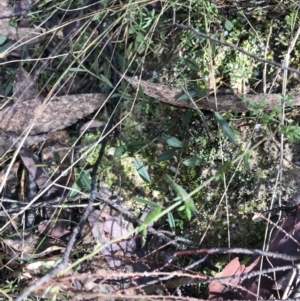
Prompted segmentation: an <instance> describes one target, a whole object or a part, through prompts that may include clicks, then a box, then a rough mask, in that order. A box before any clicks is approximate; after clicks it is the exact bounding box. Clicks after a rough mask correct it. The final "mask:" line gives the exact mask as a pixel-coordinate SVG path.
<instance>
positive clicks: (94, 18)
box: [92, 13, 103, 21]
mask: <svg viewBox="0 0 300 301" xmlns="http://www.w3.org/2000/svg"><path fill="white" fill-rule="evenodd" d="M102 15H103V13H97V14H95V15H94V17H93V18H92V21H98V20H100V18H101V16H102Z"/></svg>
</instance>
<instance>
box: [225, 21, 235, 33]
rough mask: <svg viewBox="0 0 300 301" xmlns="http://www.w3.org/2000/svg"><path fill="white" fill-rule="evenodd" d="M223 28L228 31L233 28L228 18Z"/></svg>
mask: <svg viewBox="0 0 300 301" xmlns="http://www.w3.org/2000/svg"><path fill="white" fill-rule="evenodd" d="M225 28H226V30H228V31H230V30H231V29H232V28H233V24H232V23H231V22H230V21H229V20H228V19H227V20H226V21H225Z"/></svg>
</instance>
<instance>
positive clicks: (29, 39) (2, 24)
mask: <svg viewBox="0 0 300 301" xmlns="http://www.w3.org/2000/svg"><path fill="white" fill-rule="evenodd" d="M13 12H14V11H13V7H11V6H9V5H8V4H7V1H5V0H2V1H1V2H0V16H1V17H4V16H11V15H13ZM9 21H10V19H9V18H3V19H0V33H1V35H2V36H5V37H7V38H8V39H11V40H13V41H15V43H12V44H11V45H10V47H9V48H8V49H7V50H5V51H4V52H2V53H0V59H1V58H5V57H6V56H7V55H9V53H10V52H12V51H15V50H17V49H18V48H20V47H22V45H29V46H30V45H34V44H36V43H39V42H41V41H43V40H44V38H45V36H44V34H43V29H42V28H39V27H37V28H17V27H13V26H11V25H10V24H9Z"/></svg>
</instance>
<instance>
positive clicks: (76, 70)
mask: <svg viewBox="0 0 300 301" xmlns="http://www.w3.org/2000/svg"><path fill="white" fill-rule="evenodd" d="M69 71H73V72H86V70H84V69H82V68H79V67H74V68H70V69H69Z"/></svg>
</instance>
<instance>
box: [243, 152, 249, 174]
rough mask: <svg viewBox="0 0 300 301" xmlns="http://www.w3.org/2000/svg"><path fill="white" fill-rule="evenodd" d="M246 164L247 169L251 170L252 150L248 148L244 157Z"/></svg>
mask: <svg viewBox="0 0 300 301" xmlns="http://www.w3.org/2000/svg"><path fill="white" fill-rule="evenodd" d="M243 161H244V165H245V167H246V169H247V170H250V163H249V161H250V151H249V150H248V151H247V152H246V153H245V155H244V157H243Z"/></svg>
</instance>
